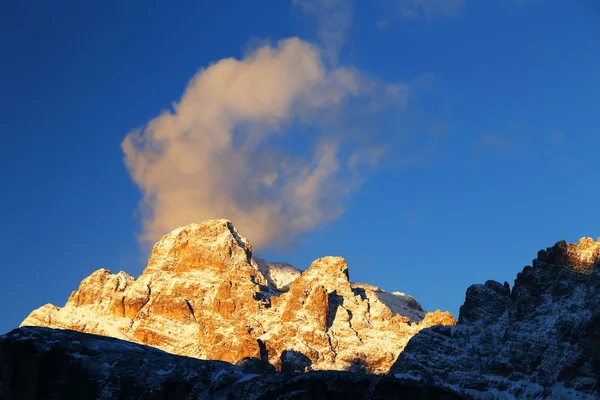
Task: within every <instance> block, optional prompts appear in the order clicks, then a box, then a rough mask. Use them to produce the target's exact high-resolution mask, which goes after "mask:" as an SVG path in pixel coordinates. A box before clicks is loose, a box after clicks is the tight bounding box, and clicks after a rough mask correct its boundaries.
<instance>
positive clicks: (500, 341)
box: [392, 238, 600, 399]
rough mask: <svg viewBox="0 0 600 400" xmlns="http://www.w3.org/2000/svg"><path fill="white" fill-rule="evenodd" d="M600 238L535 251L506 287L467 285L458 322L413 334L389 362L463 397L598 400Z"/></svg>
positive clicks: (401, 373) (491, 283) (490, 283)
mask: <svg viewBox="0 0 600 400" xmlns="http://www.w3.org/2000/svg"><path fill="white" fill-rule="evenodd" d="M599 248H600V242H594V241H593V240H592V239H590V238H583V239H581V240H580V241H579V243H574V244H567V243H566V242H565V241H560V242H558V243H556V244H555V245H554V246H552V247H549V248H547V249H545V250H540V251H539V252H538V256H537V258H536V259H535V260H533V263H532V266H526V267H525V268H524V269H523V270H522V271H521V272H520V273H519V274H518V275H517V278H516V279H515V281H514V285H513V287H512V290H511V288H510V287H509V284H508V283H507V282H505V283H504V284H501V283H499V282H495V281H487V282H485V283H484V284H482V285H481V284H479V285H472V286H470V287H469V288H468V289H467V293H466V296H465V303H464V305H463V306H462V307H461V309H460V316H459V321H458V324H457V325H456V326H455V327H441V326H434V327H433V328H431V329H427V330H424V331H421V332H420V333H418V334H417V335H415V336H414V337H413V338H412V339H411V341H410V343H409V344H408V346H407V347H406V349H405V351H404V352H403V353H402V354H400V356H399V358H398V361H397V362H396V364H395V366H394V367H393V368H392V369H393V371H394V372H395V373H396V374H397V376H402V377H410V378H411V379H415V380H418V381H420V382H429V383H431V384H433V385H438V386H440V387H460V390H461V394H463V395H465V396H466V397H467V398H474V399H475V398H477V399H496V398H510V399H512V398H519V399H520V398H536V399H537V398H544V399H546V398H556V399H565V398H581V399H597V398H600V297H599V296H598V292H599V291H600V268H598V266H599Z"/></svg>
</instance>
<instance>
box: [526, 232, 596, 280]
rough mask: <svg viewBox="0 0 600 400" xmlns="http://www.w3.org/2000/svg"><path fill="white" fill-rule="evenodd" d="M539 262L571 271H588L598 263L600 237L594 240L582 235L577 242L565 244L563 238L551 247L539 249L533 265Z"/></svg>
mask: <svg viewBox="0 0 600 400" xmlns="http://www.w3.org/2000/svg"><path fill="white" fill-rule="evenodd" d="M540 264H542V265H543V264H552V265H558V266H564V267H568V268H570V269H571V270H572V271H573V272H578V273H590V272H591V271H592V270H593V269H594V268H597V267H598V266H599V265H600V238H598V241H596V242H595V241H594V240H593V239H592V238H590V237H584V238H581V239H580V240H579V243H569V244H567V243H566V242H565V241H564V240H561V241H560V242H557V243H556V244H555V245H554V246H553V247H551V248H548V249H546V250H540V251H539V252H538V256H537V258H536V259H535V260H534V262H533V265H534V267H535V266H537V265H540Z"/></svg>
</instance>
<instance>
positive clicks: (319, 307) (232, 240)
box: [21, 219, 455, 373]
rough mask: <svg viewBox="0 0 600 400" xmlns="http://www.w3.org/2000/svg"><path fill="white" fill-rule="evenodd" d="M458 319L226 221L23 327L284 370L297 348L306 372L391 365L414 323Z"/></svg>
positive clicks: (158, 248)
mask: <svg viewBox="0 0 600 400" xmlns="http://www.w3.org/2000/svg"><path fill="white" fill-rule="evenodd" d="M454 323H455V320H454V318H453V317H452V316H451V315H450V314H449V313H447V312H446V313H442V312H440V311H436V312H435V313H427V312H425V311H424V310H423V309H422V307H421V306H420V304H419V303H418V302H417V301H416V300H414V299H413V298H412V297H410V296H407V295H404V294H402V293H400V292H394V293H387V292H385V291H383V290H380V289H379V288H377V287H375V286H371V285H365V284H356V283H352V282H350V281H349V273H348V265H347V263H346V261H345V260H344V259H343V258H341V257H323V258H320V259H318V260H316V261H315V262H313V263H312V264H311V266H310V267H309V268H308V269H307V270H306V271H304V272H301V271H300V270H299V269H297V268H295V267H293V266H291V265H289V264H285V263H269V262H267V261H264V260H262V259H255V258H253V257H252V245H251V244H250V242H249V241H248V240H247V239H246V238H244V237H243V236H242V235H241V234H240V233H239V232H238V231H237V230H236V229H235V227H234V225H233V224H232V223H231V221H228V220H224V219H221V220H210V221H205V222H202V223H199V224H190V225H186V226H183V227H180V228H177V229H175V230H173V231H172V232H170V233H168V234H167V235H165V236H163V238H162V239H161V240H160V241H159V242H158V243H156V245H155V246H154V248H153V250H152V253H151V255H150V259H149V260H148V265H147V267H146V268H145V270H144V271H143V272H142V274H141V275H140V276H139V277H138V278H137V279H135V278H133V277H131V276H130V275H128V274H126V273H125V272H119V273H117V274H112V273H111V272H110V271H108V270H105V269H101V270H98V271H96V272H94V273H93V274H91V275H90V276H89V277H87V278H86V279H84V280H83V281H82V282H81V284H80V286H79V288H78V290H76V291H74V292H73V293H72V294H71V296H70V297H69V300H68V301H67V303H66V304H65V306H64V307H62V308H59V307H56V306H54V305H51V304H46V305H45V306H42V307H41V308H39V309H37V310H34V311H33V312H32V313H31V314H30V315H29V316H28V317H27V318H26V319H25V320H24V321H23V323H22V324H21V325H22V326H43V327H50V328H59V329H71V330H76V331H80V332H85V333H95V334H100V335H104V336H111V337H116V338H119V339H123V340H128V341H132V342H137V343H141V344H147V345H151V346H155V347H158V348H160V349H163V350H166V351H168V352H171V353H175V354H180V355H186V356H191V357H196V358H201V359H211V360H223V361H227V362H232V363H237V362H240V361H243V360H246V359H248V358H254V359H258V360H262V362H269V363H270V364H272V365H274V366H275V367H276V368H281V364H282V359H281V357H283V356H284V355H285V354H288V355H289V354H292V353H293V354H302V355H303V356H302V357H304V359H305V360H308V361H305V362H306V363H307V364H306V365H305V366H304V367H305V368H307V369H315V370H318V369H338V370H344V369H349V368H358V367H360V368H362V369H363V370H368V371H372V372H377V373H384V372H388V370H389V368H390V366H391V365H392V363H393V362H394V361H395V360H396V358H397V356H398V354H399V353H400V352H401V351H402V349H403V348H404V346H405V345H406V343H407V342H408V340H409V339H410V338H411V337H412V336H413V335H414V334H415V333H416V332H418V331H419V330H421V329H423V328H425V327H429V326H432V325H435V324H446V325H453V324H454ZM290 352H292V353H290ZM300 359H302V358H301V357H300Z"/></svg>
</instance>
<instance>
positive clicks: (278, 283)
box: [252, 257, 302, 292]
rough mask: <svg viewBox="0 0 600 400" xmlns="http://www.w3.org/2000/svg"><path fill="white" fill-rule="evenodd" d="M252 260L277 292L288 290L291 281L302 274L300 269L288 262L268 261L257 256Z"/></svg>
mask: <svg viewBox="0 0 600 400" xmlns="http://www.w3.org/2000/svg"><path fill="white" fill-rule="evenodd" d="M252 261H253V262H254V263H256V265H257V267H258V269H259V270H260V272H261V273H262V274H263V276H264V277H265V278H266V279H267V282H269V285H270V286H271V287H272V288H273V289H275V290H277V291H278V292H287V291H288V290H290V286H291V285H292V283H293V282H294V281H295V280H296V278H298V277H299V276H300V275H301V274H302V271H300V270H299V269H298V268H296V267H294V266H293V265H290V264H288V263H283V262H269V261H265V260H263V259H262V258H257V257H254V258H253V259H252Z"/></svg>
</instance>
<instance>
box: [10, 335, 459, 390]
mask: <svg viewBox="0 0 600 400" xmlns="http://www.w3.org/2000/svg"><path fill="white" fill-rule="evenodd" d="M252 372H256V371H249V370H248V369H245V368H244V367H242V366H235V365H231V364H228V363H226V362H222V361H206V360H198V359H194V358H189V357H183V356H177V355H173V354H169V353H166V352H163V351H161V350H157V349H155V348H152V347H149V346H143V345H138V344H135V343H130V342H126V341H121V340H118V339H113V338H108V337H103V336H97V335H90V334H84V333H80V332H75V331H61V330H54V329H49V328H39V327H27V328H20V329H16V330H14V331H12V332H10V333H9V334H7V335H5V336H2V337H0V398H1V399H3V400H13V399H15V400H16V399H18V400H34V399H35V400H44V399H79V400H87V399H161V400H166V399H231V400H233V399H236V400H237V399H239V400H244V399H255V400H267V399H269V400H270V399H272V400H284V399H288V400H291V399H295V400H300V399H328V400H335V399H373V400H375V399H399V398H401V399H447V400H453V399H460V398H461V397H459V396H457V395H455V394H453V393H450V392H446V391H444V390H440V389H435V388H427V387H418V386H416V385H414V384H409V383H406V382H402V381H401V380H399V379H395V378H393V377H391V376H374V375H367V374H360V373H354V372H341V371H318V372H309V373H303V374H294V373H293V372H291V373H287V374H284V373H263V374H257V373H252Z"/></svg>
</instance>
